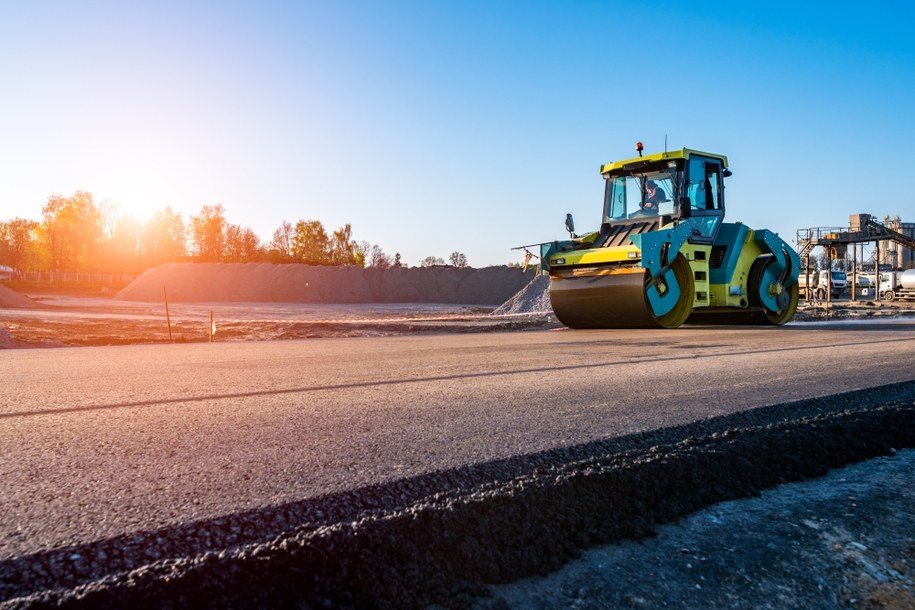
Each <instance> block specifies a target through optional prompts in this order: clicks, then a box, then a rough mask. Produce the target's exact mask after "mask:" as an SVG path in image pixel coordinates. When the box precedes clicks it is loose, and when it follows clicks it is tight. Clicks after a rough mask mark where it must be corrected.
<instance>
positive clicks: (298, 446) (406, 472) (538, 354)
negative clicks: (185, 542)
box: [0, 321, 915, 558]
mask: <svg viewBox="0 0 915 610" xmlns="http://www.w3.org/2000/svg"><path fill="white" fill-rule="evenodd" d="M913 338H915V323H911V322H902V321H895V322H884V323H835V324H816V325H814V324H809V325H803V324H793V325H789V326H787V327H781V328H749V327H745V328H681V329H677V330H675V331H647V332H646V331H641V330H632V331H629V330H614V331H570V330H558V331H544V332H528V333H492V334H473V335H432V336H410V337H391V338H353V339H341V340H337V339H316V340H302V341H284V342H261V343H214V344H190V345H148V346H127V347H112V348H104V347H100V348H72V349H70V348H67V349H26V350H8V351H5V352H0V371H2V378H3V381H2V385H0V558H10V557H16V556H21V555H24V554H29V553H35V552H39V551H41V550H47V549H54V548H59V547H62V546H66V545H76V544H82V543H87V542H92V541H95V540H100V539H105V538H109V537H112V536H117V535H122V534H129V533H131V532H135V531H150V530H154V529H156V528H161V527H167V526H172V525H177V524H182V523H187V522H191V521H195V520H200V519H205V518H213V517H218V516H220V515H226V514H233V513H237V512H239V511H244V510H250V509H256V508H261V507H266V506H273V505H279V504H282V503H286V502H292V501H297V500H302V499H305V498H311V497H317V496H320V495H323V494H328V493H333V492H339V491H345V490H350V489H355V488H358V487H361V486H365V485H369V484H372V483H378V482H384V481H390V480H393V479H398V478H402V477H406V476H411V475H416V474H422V473H427V472H431V471H434V470H442V469H448V468H454V467H457V466H461V465H465V464H471V463H479V462H486V461H489V460H494V459H499V458H505V457H510V456H515V455H522V454H527V453H530V452H536V451H542V450H545V449H550V448H554V447H560V446H571V445H576V444H579V443H584V442H588V441H591V440H595V439H601V438H608V437H615V436H621V435H625V434H630V433H633V432H640V431H646V430H653V429H657V428H662V427H668V426H676V425H680V424H685V423H690V422H695V421H701V420H703V419H706V418H709V417H714V416H717V415H723V414H727V413H732V412H737V411H742V410H747V409H751V408H754V407H759V406H764V405H770V404H777V403H783V402H788V401H793V400H798V399H802V398H810V397H818V396H825V395H829V394H835V393H839V392H844V391H850V390H856V389H862V388H869V387H873V388H879V387H880V386H883V385H886V384H891V383H895V382H900V381H908V380H911V379H913V378H915V375H913V372H912V367H911V363H912V362H913V356H915V341H913V340H912V339H913ZM878 394H879V390H878V389H875V395H878Z"/></svg>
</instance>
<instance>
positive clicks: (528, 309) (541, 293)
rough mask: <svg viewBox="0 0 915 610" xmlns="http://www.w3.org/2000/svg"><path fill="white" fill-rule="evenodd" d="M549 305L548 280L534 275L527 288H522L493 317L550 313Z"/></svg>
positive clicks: (551, 309) (551, 307)
mask: <svg viewBox="0 0 915 610" xmlns="http://www.w3.org/2000/svg"><path fill="white" fill-rule="evenodd" d="M552 312H553V306H552V305H551V304H550V278H549V276H547V275H535V276H534V279H532V280H531V281H530V282H529V283H528V284H527V286H525V287H524V288H522V289H521V290H519V291H518V293H517V294H515V295H514V296H513V297H512V298H510V299H509V300H508V301H506V302H505V303H503V304H502V305H500V306H499V307H498V308H497V309H496V310H495V311H493V312H492V313H493V315H505V314H518V313H552Z"/></svg>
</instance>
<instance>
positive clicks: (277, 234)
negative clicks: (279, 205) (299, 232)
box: [267, 220, 295, 262]
mask: <svg viewBox="0 0 915 610" xmlns="http://www.w3.org/2000/svg"><path fill="white" fill-rule="evenodd" d="M294 236H295V230H294V229H293V228H292V225H291V224H290V223H288V222H286V221H285V220H284V221H283V222H281V223H280V226H279V228H278V229H277V230H276V231H274V232H273V239H271V240H270V243H269V244H268V245H267V249H268V250H269V251H270V257H271V258H272V259H274V260H276V261H277V262H287V261H291V260H292V259H293V256H292V240H293V237H294Z"/></svg>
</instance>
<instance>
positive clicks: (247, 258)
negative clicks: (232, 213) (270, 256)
mask: <svg viewBox="0 0 915 610" xmlns="http://www.w3.org/2000/svg"><path fill="white" fill-rule="evenodd" d="M225 241H226V245H225V254H224V260H227V261H229V262H233V263H250V262H253V261H256V260H258V258H259V256H260V240H259V239H258V238H257V235H255V234H254V231H252V230H251V229H249V228H247V227H240V226H238V225H234V224H227V225H226V231H225Z"/></svg>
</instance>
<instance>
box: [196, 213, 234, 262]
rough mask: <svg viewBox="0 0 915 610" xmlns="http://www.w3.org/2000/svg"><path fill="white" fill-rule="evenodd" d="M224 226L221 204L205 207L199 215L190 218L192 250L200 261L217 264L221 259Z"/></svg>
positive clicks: (223, 245)
mask: <svg viewBox="0 0 915 610" xmlns="http://www.w3.org/2000/svg"><path fill="white" fill-rule="evenodd" d="M226 224H227V223H226V218H225V210H223V207H222V204H217V205H205V206H203V209H201V210H200V214H199V215H197V216H192V217H191V232H192V235H193V241H194V250H195V252H196V254H197V256H198V257H199V258H200V260H203V261H207V262H218V261H221V260H222V259H223V257H224V255H225V242H226V236H225V230H226Z"/></svg>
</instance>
